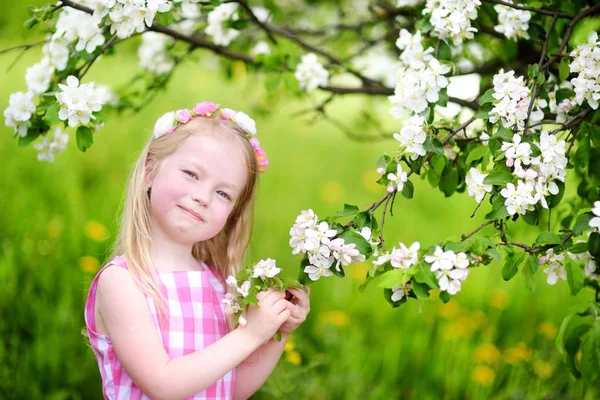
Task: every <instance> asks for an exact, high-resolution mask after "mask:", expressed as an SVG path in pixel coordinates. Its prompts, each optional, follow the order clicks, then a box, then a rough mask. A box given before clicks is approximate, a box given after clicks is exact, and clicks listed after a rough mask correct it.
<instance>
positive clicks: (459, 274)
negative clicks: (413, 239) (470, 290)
mask: <svg viewBox="0 0 600 400" xmlns="http://www.w3.org/2000/svg"><path fill="white" fill-rule="evenodd" d="M425 261H426V262H428V263H430V264H431V268H430V270H431V271H432V272H435V277H436V279H437V280H438V285H439V287H440V290H442V291H445V292H448V294H450V295H455V294H456V293H458V292H459V291H460V289H461V282H462V281H464V280H465V279H467V276H468V275H469V270H468V266H469V259H468V257H467V255H466V254H465V253H458V254H455V253H454V252H453V251H450V250H448V251H443V250H442V248H441V247H439V246H436V248H435V251H434V254H433V255H427V256H425Z"/></svg>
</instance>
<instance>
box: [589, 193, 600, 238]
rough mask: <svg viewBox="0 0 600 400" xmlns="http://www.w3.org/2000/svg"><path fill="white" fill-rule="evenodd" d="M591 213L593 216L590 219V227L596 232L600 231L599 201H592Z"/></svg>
mask: <svg viewBox="0 0 600 400" xmlns="http://www.w3.org/2000/svg"><path fill="white" fill-rule="evenodd" d="M592 214H594V217H593V218H592V219H591V220H590V228H594V229H595V230H596V231H597V232H600V201H595V202H594V208H592Z"/></svg>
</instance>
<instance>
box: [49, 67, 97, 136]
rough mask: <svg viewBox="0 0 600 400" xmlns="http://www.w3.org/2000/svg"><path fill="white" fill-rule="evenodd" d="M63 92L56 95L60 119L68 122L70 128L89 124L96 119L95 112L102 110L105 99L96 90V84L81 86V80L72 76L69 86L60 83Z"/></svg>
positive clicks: (68, 82)
mask: <svg viewBox="0 0 600 400" xmlns="http://www.w3.org/2000/svg"><path fill="white" fill-rule="evenodd" d="M58 87H59V88H60V89H61V92H59V93H56V95H55V96H56V99H57V100H58V103H59V104H60V106H61V108H60V110H59V112H58V117H59V118H60V119H61V120H63V121H65V120H68V123H69V126H71V127H74V126H77V125H78V124H80V123H83V124H87V123H89V122H90V120H92V119H95V117H94V116H93V114H92V113H93V112H96V111H100V110H101V109H102V105H103V104H104V103H103V100H104V99H103V98H101V92H100V91H98V90H97V89H95V88H94V83H93V82H90V83H86V84H81V85H80V84H79V80H78V79H77V78H76V77H75V76H73V75H71V76H69V77H68V78H67V84H66V85H65V84H62V83H59V84H58Z"/></svg>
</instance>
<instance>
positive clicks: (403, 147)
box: [394, 115, 427, 160]
mask: <svg viewBox="0 0 600 400" xmlns="http://www.w3.org/2000/svg"><path fill="white" fill-rule="evenodd" d="M424 125H425V119H424V118H423V117H421V116H419V115H414V116H412V117H410V118H409V119H408V120H407V121H405V123H404V125H403V126H402V129H400V132H399V133H394V139H396V140H397V141H398V143H399V144H400V152H401V153H403V154H406V155H408V156H410V157H411V158H412V159H413V160H416V159H417V158H418V157H419V156H424V155H425V154H426V152H425V148H424V147H423V143H425V140H426V139H427V134H426V133H425V131H424V130H423V126H424Z"/></svg>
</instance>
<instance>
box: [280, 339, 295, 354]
mask: <svg viewBox="0 0 600 400" xmlns="http://www.w3.org/2000/svg"><path fill="white" fill-rule="evenodd" d="M294 347H295V343H294V339H292V336H290V337H288V340H287V342H285V346H284V348H283V350H285V351H293V350H294Z"/></svg>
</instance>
